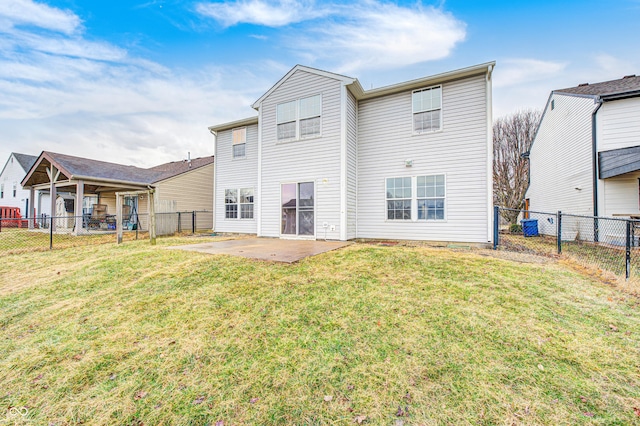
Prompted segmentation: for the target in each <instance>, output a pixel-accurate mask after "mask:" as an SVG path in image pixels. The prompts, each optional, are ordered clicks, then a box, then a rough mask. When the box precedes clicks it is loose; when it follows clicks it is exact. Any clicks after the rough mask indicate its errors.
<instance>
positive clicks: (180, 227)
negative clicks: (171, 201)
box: [178, 212, 182, 233]
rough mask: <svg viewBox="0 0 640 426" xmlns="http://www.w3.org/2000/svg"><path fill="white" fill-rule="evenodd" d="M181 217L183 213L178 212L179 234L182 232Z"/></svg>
mask: <svg viewBox="0 0 640 426" xmlns="http://www.w3.org/2000/svg"><path fill="white" fill-rule="evenodd" d="M180 216H181V213H180V212H178V233H180V232H182V218H181V217H180Z"/></svg>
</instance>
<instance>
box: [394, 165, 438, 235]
mask: <svg viewBox="0 0 640 426" xmlns="http://www.w3.org/2000/svg"><path fill="white" fill-rule="evenodd" d="M438 176H442V177H443V179H444V196H442V197H440V196H434V197H426V196H424V197H419V196H418V178H420V177H425V178H426V177H434V178H437V177H438ZM398 178H400V179H407V178H408V179H410V182H411V197H409V198H407V197H402V198H395V197H392V198H389V194H388V193H387V188H388V186H387V185H388V183H387V182H388V180H389V179H398ZM384 192H385V196H384V197H385V198H384V220H385V222H396V223H405V222H420V223H424V222H446V221H447V212H448V207H447V175H446V173H433V174H420V175H414V176H390V177H386V178H385V179H384ZM427 199H442V200H443V202H444V206H443V210H444V212H443V217H442V218H441V219H428V218H427V215H425V217H424V218H422V219H420V218H419V217H420V214H419V211H418V209H419V207H418V201H420V200H427ZM398 200H403V201H404V200H410V202H411V210H410V211H411V215H410V218H409V219H395V218H392V219H390V218H389V207H388V202H389V201H398Z"/></svg>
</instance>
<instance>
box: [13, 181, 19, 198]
mask: <svg viewBox="0 0 640 426" xmlns="http://www.w3.org/2000/svg"><path fill="white" fill-rule="evenodd" d="M17 193H18V182H13V198H16V194H17Z"/></svg>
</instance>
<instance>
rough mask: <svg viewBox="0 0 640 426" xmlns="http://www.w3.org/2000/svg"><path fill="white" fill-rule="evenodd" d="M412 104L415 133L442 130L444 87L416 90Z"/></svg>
mask: <svg viewBox="0 0 640 426" xmlns="http://www.w3.org/2000/svg"><path fill="white" fill-rule="evenodd" d="M412 104H413V131H414V132H415V133H426V132H435V131H437V130H440V129H442V86H434V87H429V88H426V89H420V90H414V91H413V94H412Z"/></svg>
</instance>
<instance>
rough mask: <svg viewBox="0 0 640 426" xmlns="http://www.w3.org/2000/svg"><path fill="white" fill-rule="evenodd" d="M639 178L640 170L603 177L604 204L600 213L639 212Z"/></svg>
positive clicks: (620, 213) (635, 213) (622, 213)
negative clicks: (607, 177)
mask: <svg viewBox="0 0 640 426" xmlns="http://www.w3.org/2000/svg"><path fill="white" fill-rule="evenodd" d="M639 178H640V172H633V173H627V174H624V175H620V176H615V177H612V178H609V179H605V180H604V181H603V185H602V199H603V200H604V205H603V206H602V207H601V208H600V210H601V212H600V215H601V216H613V215H630V214H634V215H638V214H640V210H639V208H640V207H639V204H640V200H639V199H638V196H639V195H638V193H639V183H638V182H639V181H638V179H639Z"/></svg>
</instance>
